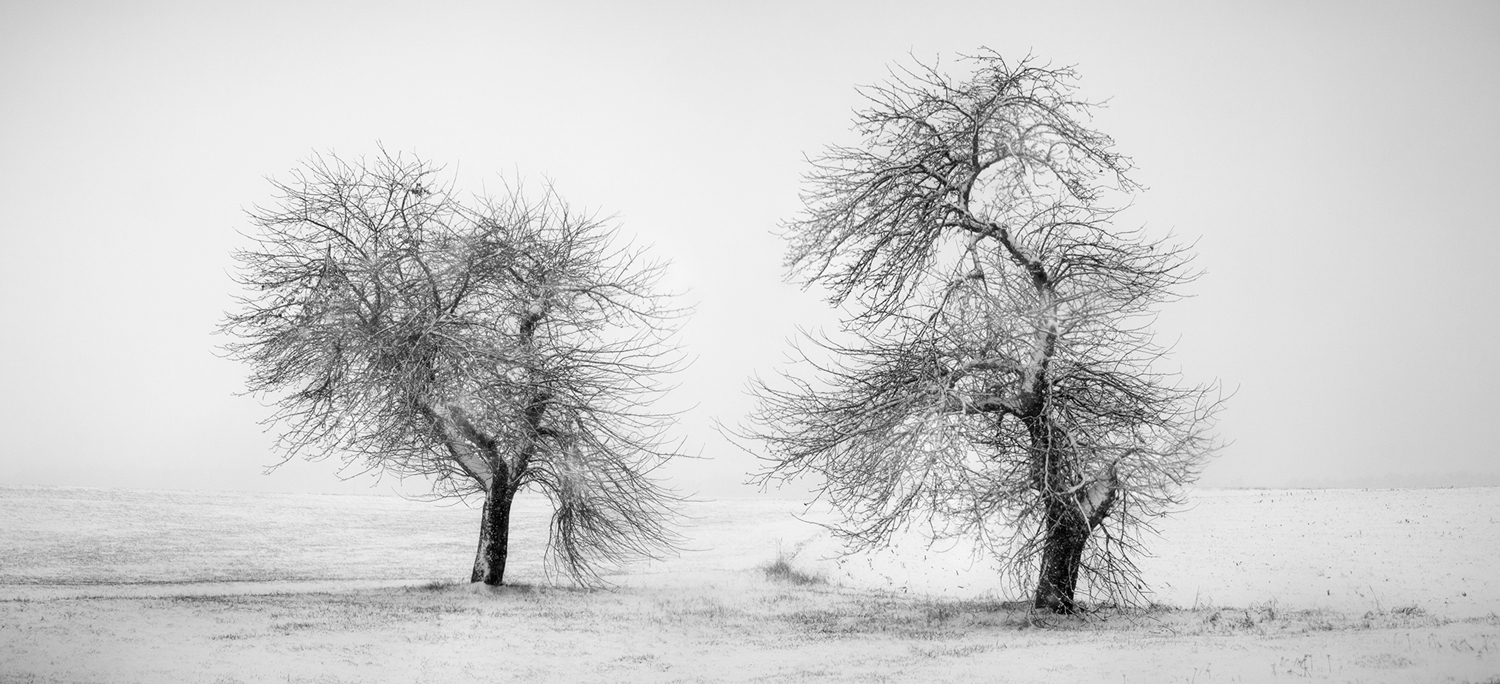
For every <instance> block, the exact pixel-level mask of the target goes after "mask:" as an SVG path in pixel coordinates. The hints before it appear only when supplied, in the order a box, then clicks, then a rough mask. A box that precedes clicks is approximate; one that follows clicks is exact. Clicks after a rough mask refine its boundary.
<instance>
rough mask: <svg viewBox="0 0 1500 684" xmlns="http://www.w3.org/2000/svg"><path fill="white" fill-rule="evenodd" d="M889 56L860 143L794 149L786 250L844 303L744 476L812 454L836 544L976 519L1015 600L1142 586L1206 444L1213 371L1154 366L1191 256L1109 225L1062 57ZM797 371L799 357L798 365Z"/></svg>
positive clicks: (1120, 194) (1124, 187) (1114, 159)
mask: <svg viewBox="0 0 1500 684" xmlns="http://www.w3.org/2000/svg"><path fill="white" fill-rule="evenodd" d="M962 63H963V64H965V65H966V66H968V67H970V74H971V75H970V76H968V77H967V78H965V79H962V80H955V79H954V78H952V77H950V76H948V75H946V74H944V73H942V72H940V71H939V69H938V68H937V67H936V66H927V65H923V64H915V65H914V66H912V67H906V68H897V69H893V71H892V77H891V79H890V80H889V81H888V82H886V83H885V84H883V85H880V86H877V87H872V88H868V89H864V90H863V91H862V92H863V94H864V95H865V96H866V98H867V101H868V107H867V108H866V109H863V110H862V111H859V112H857V113H856V119H855V121H856V124H855V129H856V131H857V132H858V133H859V134H860V135H861V136H862V144H860V145H859V146H855V147H830V148H829V149H828V150H827V151H826V152H825V153H824V154H823V155H822V156H820V157H818V158H816V159H814V160H813V162H812V163H813V170H812V171H811V172H810V174H809V175H808V177H807V190H806V192H805V194H804V201H805V205H806V208H805V213H804V214H803V215H802V216H800V217H799V218H797V219H795V220H793V221H790V222H788V223H786V224H785V225H784V229H785V232H786V237H787V238H788V240H789V243H790V247H789V253H788V265H789V268H790V269H791V272H792V273H793V274H794V275H795V276H797V277H798V278H799V279H800V280H801V281H802V282H803V283H804V284H805V285H806V286H818V287H820V288H823V289H824V290H825V291H826V292H827V293H828V298H829V301H830V302H831V303H832V304H833V305H835V306H839V307H842V309H843V311H844V312H845V313H846V314H847V315H846V317H845V320H844V322H843V324H842V330H841V331H840V332H839V333H837V334H835V335H821V336H818V337H815V338H813V339H812V343H813V344H814V345H815V347H814V348H813V350H812V351H810V352H808V351H804V352H802V353H801V354H800V358H799V359H798V362H797V364H796V365H797V366H801V367H804V368H806V369H808V370H810V371H811V372H810V373H799V372H797V371H795V370H794V371H790V372H787V373H784V374H783V377H782V378H781V379H779V380H775V381H771V382H760V381H757V382H756V383H755V384H754V385H753V388H754V390H753V391H754V392H755V393H756V394H757V395H758V397H759V399H760V404H759V408H758V410H757V412H756V413H755V414H753V416H752V418H751V422H750V424H749V426H748V427H747V428H745V430H744V434H745V435H746V436H749V437H752V438H756V439H759V440H762V443H763V445H764V446H765V448H766V451H767V457H766V458H767V459H768V465H767V468H766V470H765V471H763V472H762V474H761V477H762V478H763V480H764V481H773V480H780V479H782V478H787V477H793V476H803V475H816V476H821V480H820V481H821V484H820V485H818V486H819V488H820V495H821V496H824V497H826V498H827V500H829V501H830V502H832V504H834V505H835V507H836V508H837V509H838V510H839V511H840V512H841V513H842V514H843V517H844V522H843V523H842V524H840V525H838V526H837V527H836V528H835V529H836V531H837V532H839V533H840V534H841V535H842V536H843V537H844V538H845V539H846V540H847V541H849V542H851V548H853V549H855V550H858V549H866V548H871V547H879V546H883V545H886V544H888V543H890V541H891V540H892V536H893V535H894V534H896V533H897V532H898V531H900V530H903V529H906V528H907V527H908V526H910V525H912V524H913V523H921V524H925V525H926V528H927V532H928V533H929V534H930V535H931V536H932V537H934V538H947V537H950V536H958V535H965V536H969V537H971V538H977V539H979V540H980V541H981V543H982V544H983V546H982V548H988V549H989V550H991V551H992V552H994V553H995V554H996V555H997V557H999V558H1001V559H1002V560H1004V561H1005V567H1006V568H1007V572H1008V573H1009V574H1010V575H1011V579H1012V580H1013V581H1016V582H1018V583H1020V582H1027V581H1028V578H1032V577H1034V578H1035V580H1034V582H1035V583H1034V585H1033V586H1035V594H1034V605H1035V607H1036V608H1038V609H1046V610H1052V611H1058V612H1071V611H1074V610H1076V608H1077V603H1076V601H1075V592H1076V591H1077V590H1078V589H1079V588H1080V576H1082V581H1083V584H1082V588H1083V590H1084V591H1085V592H1086V593H1087V595H1089V596H1097V597H1100V598H1101V599H1103V600H1107V601H1109V602H1112V603H1117V604H1126V603H1131V602H1135V601H1137V600H1139V599H1140V598H1141V591H1142V590H1143V585H1142V584H1141V582H1140V578H1139V576H1138V572H1137V571H1136V568H1135V566H1134V564H1133V561H1132V558H1133V557H1135V556H1136V554H1137V553H1138V552H1139V551H1140V543H1141V532H1142V529H1143V526H1144V527H1149V524H1150V521H1151V520H1152V519H1153V518H1155V517H1156V516H1158V515H1161V514H1163V513H1164V512H1166V511H1167V510H1168V509H1169V508H1170V507H1171V506H1172V505H1173V504H1175V503H1176V502H1177V501H1178V498H1179V497H1180V495H1181V488H1182V486H1183V485H1185V484H1187V483H1189V482H1191V481H1192V480H1193V479H1194V478H1195V477H1196V475H1197V472H1198V470H1199V468H1200V466H1201V465H1202V463H1203V462H1204V459H1205V458H1206V457H1207V456H1208V455H1209V454H1210V453H1211V452H1212V451H1213V449H1214V448H1215V446H1216V441H1215V440H1214V439H1213V438H1212V436H1211V435H1209V434H1208V432H1207V428H1208V426H1209V423H1210V422H1211V419H1212V417H1213V414H1214V413H1215V412H1216V411H1217V409H1218V407H1219V406H1220V401H1219V400H1218V399H1217V398H1215V396H1216V393H1217V390H1216V388H1215V387H1213V386H1183V385H1182V383H1181V382H1180V381H1179V380H1178V378H1177V377H1176V376H1175V375H1173V374H1170V373H1167V372H1164V371H1163V369H1162V368H1161V367H1160V366H1161V365H1162V364H1161V363H1160V361H1161V359H1162V357H1163V354H1164V353H1165V352H1164V349H1163V348H1162V347H1159V346H1157V345H1155V344H1153V341H1152V336H1151V334H1150V332H1149V324H1150V323H1151V321H1152V316H1153V311H1154V309H1155V307H1156V306H1157V305H1158V304H1161V303H1163V302H1165V301H1168V300H1171V299H1173V298H1175V297H1176V296H1177V295H1176V294H1175V293H1176V292H1177V290H1178V289H1179V288H1180V286H1182V285H1184V284H1186V283H1189V282H1191V281H1192V280H1193V279H1194V278H1195V276H1196V274H1195V273H1194V272H1192V271H1191V270H1189V263H1188V262H1189V260H1190V255H1189V254H1188V252H1187V251H1186V250H1185V249H1184V248H1182V247H1179V246H1176V245H1174V244H1170V243H1168V242H1166V241H1164V240H1163V239H1153V238H1152V237H1150V236H1148V235H1146V234H1145V233H1144V232H1142V231H1139V230H1129V229H1121V228H1118V227H1116V226H1115V225H1114V224H1113V222H1112V221H1113V219H1115V217H1116V214H1117V211H1116V209H1114V208H1111V206H1109V205H1107V204H1106V202H1107V201H1108V200H1109V199H1110V198H1116V199H1117V200H1120V201H1123V200H1124V199H1125V198H1128V197H1129V195H1130V193H1132V192H1134V191H1136V190H1138V189H1139V188H1138V186H1137V185H1136V184H1135V183H1134V182H1132V181H1131V180H1130V179H1129V177H1128V175H1127V173H1128V172H1129V171H1130V170H1131V164H1130V162H1129V160H1128V159H1126V158H1125V157H1123V156H1121V155H1119V154H1118V153H1116V152H1115V151H1114V150H1113V145H1114V142H1113V140H1112V139H1110V138H1109V137H1108V136H1106V135H1104V134H1102V133H1099V132H1097V131H1095V130H1092V129H1090V128H1089V127H1088V125H1087V122H1088V120H1089V118H1090V110H1091V108H1092V107H1093V106H1094V105H1091V104H1090V103H1088V102H1086V101H1083V100H1081V99H1079V98H1077V97H1076V96H1075V85H1074V83H1075V79H1076V76H1075V74H1074V72H1073V71H1072V70H1070V69H1066V68H1052V67H1050V66H1048V65H1043V64H1039V63H1037V62H1036V61H1035V60H1034V59H1031V58H1027V59H1025V60H1022V61H1020V62H1019V63H1015V64H1012V63H1010V62H1007V61H1005V60H1004V59H1002V58H1001V57H1000V56H999V55H997V54H995V53H994V52H992V51H987V50H986V51H983V52H982V53H981V54H979V55H977V56H973V57H965V58H964V59H963V60H962ZM808 375H810V376H811V378H808V377H803V376H808Z"/></svg>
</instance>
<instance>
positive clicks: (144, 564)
mask: <svg viewBox="0 0 1500 684" xmlns="http://www.w3.org/2000/svg"><path fill="white" fill-rule="evenodd" d="M1194 501H1195V502H1196V505H1195V506H1194V507H1193V508H1191V509H1190V510H1187V511H1184V512H1182V513H1181V514H1179V515H1178V516H1176V517H1175V518H1173V519H1169V520H1167V521H1164V522H1163V524H1162V525H1161V533H1162V535H1163V538H1162V539H1160V540H1158V541H1157V542H1156V543H1154V544H1152V545H1151V548H1152V549H1153V550H1154V551H1155V552H1156V554H1157V557H1156V558H1152V559H1146V560H1145V561H1144V562H1143V563H1142V565H1143V568H1144V570H1145V571H1146V574H1147V579H1148V580H1149V581H1151V582H1152V583H1153V584H1154V586H1155V587H1156V588H1157V590H1158V593H1157V596H1156V598H1157V599H1158V600H1159V601H1161V602H1162V603H1165V604H1168V605H1170V606H1175V609H1173V608H1162V609H1157V610H1153V611H1151V612H1150V613H1147V614H1140V615H1132V616H1126V615H1113V616H1107V615H1100V616H1095V617H1094V618H1091V619H1087V620H1076V619H1068V620H1059V619H1055V618H1050V617H1043V618H1040V619H1038V617H1037V616H1032V615H1029V614H1028V613H1027V612H1026V611H1024V610H1020V609H1016V608H1013V607H1010V605H1009V604H1006V605H1002V602H1003V601H1004V600H1005V599H1008V598H1015V597H1014V596H1013V595H1012V594H1013V593H1014V592H1008V591H1007V588H1005V587H1002V586H1000V585H999V584H998V583H997V580H996V579H995V574H994V572H993V571H992V570H991V569H990V564H991V563H990V561H989V560H987V559H983V558H980V559H978V560H975V559H974V558H973V557H972V556H971V555H970V554H968V553H966V552H965V550H964V549H944V550H933V549H927V548H925V547H924V546H922V545H921V544H917V543H915V542H914V541H907V542H905V543H904V544H902V545H900V546H898V548H897V549H895V550H894V551H892V552H888V553H882V554H876V555H874V556H869V557H858V558H838V557H837V556H836V554H835V553H834V552H835V550H836V549H835V547H834V546H833V545H832V543H831V541H830V540H829V539H828V537H827V535H826V533H824V532H823V531H822V530H820V529H819V528H817V527H816V526H813V525H809V524H807V523H804V522H800V521H798V520H796V519H794V518H793V517H792V515H793V514H794V513H797V514H803V515H805V516H806V517H811V518H813V519H821V518H820V516H821V514H820V513H819V512H816V511H814V512H812V513H803V509H802V506H801V505H800V504H799V503H798V502H795V501H784V500H727V501H715V502H702V503H694V504H690V505H688V506H687V507H686V509H685V513H686V515H687V517H688V520H687V521H686V523H687V524H686V526H685V527H684V528H683V529H684V533H685V536H686V537H687V543H686V544H685V549H684V551H683V552H682V554H681V555H680V556H679V557H676V558H672V559H668V560H665V561H661V562H653V563H642V564H638V565H634V566H630V567H626V568H622V569H620V571H619V572H617V573H615V574H612V575H610V576H609V579H610V580H611V581H613V582H615V583H616V584H617V585H618V588H617V589H615V590H608V591H578V590H573V589H568V588H567V587H566V586H565V585H558V586H552V585H549V584H548V578H547V577H546V576H545V574H544V571H543V568H542V566H541V564H540V560H541V544H542V542H543V541H544V540H545V534H546V532H545V523H546V516H545V513H546V511H545V510H544V509H543V508H542V506H543V505H544V502H540V501H537V500H535V499H530V500H526V499H523V500H522V501H521V502H519V504H518V510H517V516H516V518H517V523H516V524H517V529H516V533H515V542H514V547H513V552H512V559H513V560H512V563H511V570H510V572H509V573H508V577H509V578H510V579H511V580H512V581H514V582H516V583H518V584H520V585H521V586H519V587H514V588H507V589H504V590H501V591H499V592H492V591H477V592H476V591H474V590H472V589H470V588H469V587H468V586H466V585H464V584H462V583H459V582H458V581H459V580H464V579H467V568H468V567H469V564H470V562H471V560H472V553H473V545H474V535H475V532H476V527H477V512H476V511H474V510H471V509H468V508H466V507H464V506H461V505H460V506H446V507H445V506H442V505H438V504H432V503H424V502H413V501H406V500H402V499H399V498H392V497H376V496H319V495H290V494H262V493H232V492H170V491H161V492H149V491H127V490H99V489H83V488H42V487H0V682H31V681H35V682H52V681H58V682H68V681H122V682H134V681H140V682H149V681H206V682H252V681H277V682H286V681H316V682H341V681H391V682H406V681H434V682H438V681H481V680H482V681H757V680H763V681H881V680H882V678H885V679H884V681H1110V682H1119V681H1142V682H1153V681H1273V680H1279V679H1281V678H1283V677H1305V678H1311V679H1322V680H1325V681H1402V682H1409V681H1460V682H1461V681H1473V682H1491V681H1494V682H1500V618H1497V617H1495V614H1496V613H1497V612H1500V580H1497V579H1496V576H1497V575H1500V572H1496V571H1495V570H1494V569H1493V566H1495V565H1496V564H1497V562H1500V488H1469V489H1443V490H1293V491H1264V490H1244V491H1201V492H1198V493H1197V494H1196V495H1195V497H1194ZM778 556H782V557H786V558H789V564H790V567H791V569H792V570H793V573H792V574H791V575H787V574H784V573H783V574H780V575H775V574H773V575H767V574H766V573H765V572H764V571H763V568H765V567H766V566H768V565H769V564H771V563H772V562H773V561H774V560H775V559H776V558H777V557H778ZM806 578H812V579H814V580H816V581H813V582H811V583H799V582H797V581H794V580H798V579H806Z"/></svg>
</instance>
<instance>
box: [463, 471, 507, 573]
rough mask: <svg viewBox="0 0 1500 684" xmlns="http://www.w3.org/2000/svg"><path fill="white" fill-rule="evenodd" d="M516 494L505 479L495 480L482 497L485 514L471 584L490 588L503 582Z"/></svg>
mask: <svg viewBox="0 0 1500 684" xmlns="http://www.w3.org/2000/svg"><path fill="white" fill-rule="evenodd" d="M513 501H515V491H514V490H513V489H512V488H511V487H510V484H509V483H508V482H506V481H505V478H500V477H496V478H494V480H493V481H492V483H491V484H490V489H489V491H487V492H485V496H484V512H483V513H482V514H481V516H480V522H479V550H478V551H477V552H476V553H475V554H474V572H473V573H472V574H470V575H469V581H470V582H484V583H485V584H488V585H490V586H499V585H502V584H504V583H505V558H506V555H507V554H508V553H509V550H510V505H511V503H512V502H513Z"/></svg>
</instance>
